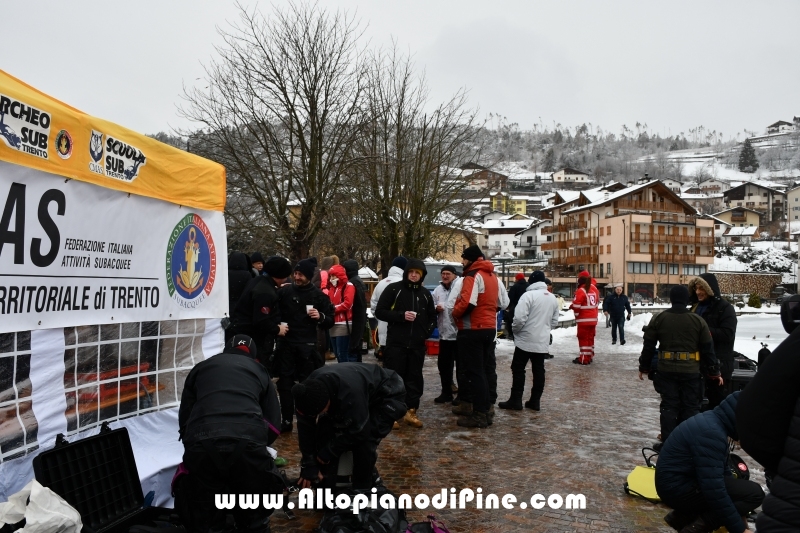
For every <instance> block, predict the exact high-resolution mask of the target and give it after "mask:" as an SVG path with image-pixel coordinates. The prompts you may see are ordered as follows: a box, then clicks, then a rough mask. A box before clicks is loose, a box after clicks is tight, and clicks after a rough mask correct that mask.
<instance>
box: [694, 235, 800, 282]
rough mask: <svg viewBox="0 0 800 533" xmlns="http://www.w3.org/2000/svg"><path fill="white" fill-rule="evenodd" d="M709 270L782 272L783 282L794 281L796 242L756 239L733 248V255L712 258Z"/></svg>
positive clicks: (723, 253)
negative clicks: (747, 244)
mask: <svg viewBox="0 0 800 533" xmlns="http://www.w3.org/2000/svg"><path fill="white" fill-rule="evenodd" d="M709 270H710V271H711V272H715V271H716V272H782V273H783V278H782V282H783V283H796V282H797V278H796V272H797V243H796V242H786V241H758V242H754V243H752V245H751V246H749V247H747V246H744V247H737V248H734V249H733V255H732V256H729V255H726V254H725V252H724V249H723V251H722V256H721V257H717V258H715V259H714V263H713V264H712V265H711V268H710V269H709Z"/></svg>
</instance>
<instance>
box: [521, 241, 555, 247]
mask: <svg viewBox="0 0 800 533" xmlns="http://www.w3.org/2000/svg"><path fill="white" fill-rule="evenodd" d="M548 242H550V241H542V242H539V241H538V240H535V241H530V242H527V241H523V242H521V243H519V245H517V247H518V248H533V247H534V246H544V245H545V244H546V243H548Z"/></svg>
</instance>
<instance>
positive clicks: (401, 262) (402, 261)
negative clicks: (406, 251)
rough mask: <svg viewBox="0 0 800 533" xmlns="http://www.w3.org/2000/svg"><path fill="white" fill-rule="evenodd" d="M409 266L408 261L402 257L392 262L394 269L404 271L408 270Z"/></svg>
mask: <svg viewBox="0 0 800 533" xmlns="http://www.w3.org/2000/svg"><path fill="white" fill-rule="evenodd" d="M407 264H408V259H406V258H405V257H403V256H402V255H400V256H397V257H395V258H394V259H393V260H392V266H393V267H397V268H399V269H402V270H405V269H406V265H407Z"/></svg>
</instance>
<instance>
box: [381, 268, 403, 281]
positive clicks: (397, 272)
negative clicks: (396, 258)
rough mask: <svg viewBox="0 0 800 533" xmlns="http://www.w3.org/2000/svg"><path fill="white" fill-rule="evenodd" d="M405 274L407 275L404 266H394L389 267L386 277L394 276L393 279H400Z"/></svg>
mask: <svg viewBox="0 0 800 533" xmlns="http://www.w3.org/2000/svg"><path fill="white" fill-rule="evenodd" d="M404 275H405V272H403V269H402V268H400V267H392V268H390V269H389V272H387V273H386V278H392V279H394V280H396V281H400V280H401V279H403V276H404ZM384 279H385V278H384Z"/></svg>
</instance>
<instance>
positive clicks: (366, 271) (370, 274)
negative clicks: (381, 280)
mask: <svg viewBox="0 0 800 533" xmlns="http://www.w3.org/2000/svg"><path fill="white" fill-rule="evenodd" d="M358 277H359V278H361V279H378V275H377V274H376V273H375V271H374V270H372V269H371V268H370V267H361V268H359V269H358Z"/></svg>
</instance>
